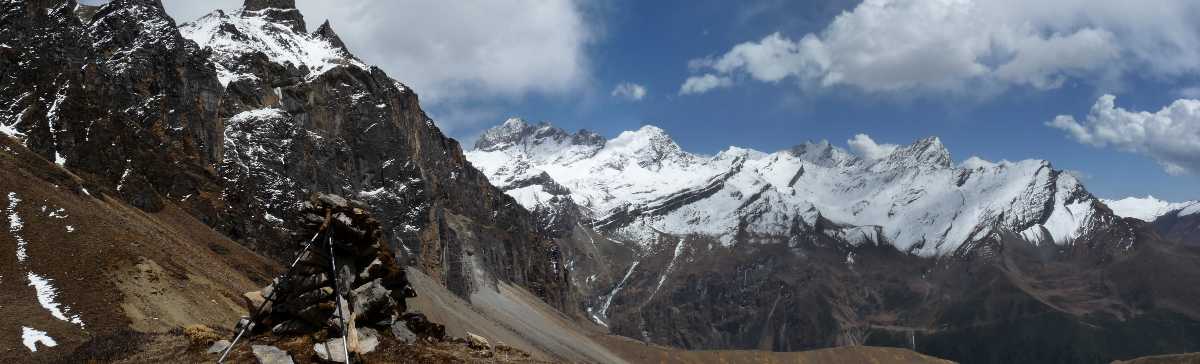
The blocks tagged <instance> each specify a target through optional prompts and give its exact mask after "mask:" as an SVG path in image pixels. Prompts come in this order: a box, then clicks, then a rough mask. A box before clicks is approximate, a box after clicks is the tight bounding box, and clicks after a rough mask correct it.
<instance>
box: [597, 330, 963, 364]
mask: <svg viewBox="0 0 1200 364" xmlns="http://www.w3.org/2000/svg"><path fill="white" fill-rule="evenodd" d="M598 339H599V340H601V341H602V342H603V343H604V345H605V346H608V347H609V348H610V349H612V350H613V351H615V352H617V353H618V354H619V355H621V356H622V357H624V358H625V359H626V360H629V361H630V362H633V363H662V364H675V363H679V364H683V363H687V364H704V363H762V364H768V363H796V364H808V363H813V364H818V363H845V364H854V363H913V364H916V363H953V362H952V361H949V360H942V359H938V358H934V357H931V356H928V355H923V354H919V353H916V352H913V351H911V350H907V349H900V348H885V347H872V346H845V347H840V348H830V349H819V350H811V351H801V352H787V353H784V352H770V351H753V350H724V351H684V350H679V349H675V348H668V347H664V346H659V345H653V344H646V343H643V342H639V341H635V340H631V339H629V338H626V337H622V336H615V335H606V336H603V337H600V338H598Z"/></svg>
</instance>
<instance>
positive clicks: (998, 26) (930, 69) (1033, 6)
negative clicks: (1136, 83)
mask: <svg viewBox="0 0 1200 364" xmlns="http://www.w3.org/2000/svg"><path fill="white" fill-rule="evenodd" d="M1197 11H1200V3H1198V2H1195V1H1190V0H1161V1H1155V2H1154V5H1153V6H1148V5H1147V4H1142V3H1138V2H1129V1H1124V0H1064V1H1055V2H1053V3H1047V2H1044V1H1040V0H1037V1H1035V0H936V1H929V0H866V1H864V2H863V3H861V4H860V5H858V6H857V7H855V8H854V9H853V10H852V11H849V12H845V13H842V14H841V15H839V16H837V17H836V18H834V20H833V21H832V22H831V23H830V24H829V25H828V27H826V28H825V29H824V30H822V31H821V32H819V33H812V34H807V35H804V36H803V37H801V38H799V39H798V40H793V39H792V38H789V37H787V36H785V35H782V34H780V33H774V34H770V35H767V36H766V37H764V38H762V39H761V40H758V41H750V42H745V43H742V44H738V45H735V46H734V47H733V48H732V49H730V50H729V51H728V52H726V53H725V54H723V55H720V56H716V57H707V58H700V59H695V60H692V61H691V62H689V66H691V67H692V69H693V71H696V72H709V73H713V74H714V77H721V76H723V77H729V76H731V75H734V74H745V75H748V76H749V78H750V79H753V80H757V81H762V82H779V81H782V80H785V79H794V80H795V81H797V82H798V83H800V84H801V85H802V86H803V87H818V88H819V87H828V86H834V85H844V86H851V87H855V88H858V89H861V90H865V91H869V92H887V91H901V90H910V89H922V90H936V91H963V90H975V89H986V88H983V87H978V86H981V85H982V86H993V87H1007V86H1029V87H1033V88H1038V89H1049V88H1056V87H1059V86H1061V85H1062V84H1063V82H1064V81H1066V80H1067V79H1069V78H1072V77H1078V78H1090V79H1099V80H1107V79H1112V78H1114V77H1118V76H1120V75H1121V74H1122V73H1123V72H1127V71H1132V70H1135V69H1136V70H1138V71H1139V72H1146V73H1149V74H1153V75H1165V76H1170V75H1179V74H1185V73H1186V74H1194V73H1197V71H1200V23H1196V22H1194V21H1192V20H1191V19H1192V18H1193V16H1194V14H1197ZM688 80H689V81H691V79H688Z"/></svg>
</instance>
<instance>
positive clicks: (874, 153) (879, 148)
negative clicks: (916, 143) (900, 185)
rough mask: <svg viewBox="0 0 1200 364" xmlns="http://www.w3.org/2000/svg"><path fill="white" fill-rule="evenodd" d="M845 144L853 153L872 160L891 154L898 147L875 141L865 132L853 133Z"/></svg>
mask: <svg viewBox="0 0 1200 364" xmlns="http://www.w3.org/2000/svg"><path fill="white" fill-rule="evenodd" d="M846 144H847V145H849V146H850V150H851V151H853V152H854V154H858V156H860V157H863V158H865V159H872V160H874V159H880V158H883V157H887V156H888V155H891V154H892V152H895V151H896V148H899V147H900V146H899V145H895V144H879V143H876V142H875V140H874V139H871V137H870V136H869V135H866V134H856V135H854V139H850V140H847V141H846Z"/></svg>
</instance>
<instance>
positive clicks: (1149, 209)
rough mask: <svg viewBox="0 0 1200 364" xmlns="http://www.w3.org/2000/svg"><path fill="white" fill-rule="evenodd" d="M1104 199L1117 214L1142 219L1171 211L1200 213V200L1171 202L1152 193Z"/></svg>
mask: <svg viewBox="0 0 1200 364" xmlns="http://www.w3.org/2000/svg"><path fill="white" fill-rule="evenodd" d="M1103 201H1104V204H1105V205H1108V207H1109V208H1111V209H1112V210H1113V213H1114V214H1117V216H1121V217H1132V218H1135V219H1139V220H1142V221H1154V220H1155V219H1157V218H1159V217H1160V216H1163V215H1167V214H1171V213H1175V214H1178V215H1179V216H1187V215H1191V214H1195V213H1200V202H1198V201H1185V202H1169V201H1164V200H1160V199H1158V198H1155V197H1154V196H1151V195H1147V196H1146V197H1126V198H1123V199H1119V200H1108V199H1105V200H1103Z"/></svg>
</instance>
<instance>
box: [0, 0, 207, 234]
mask: <svg viewBox="0 0 1200 364" xmlns="http://www.w3.org/2000/svg"><path fill="white" fill-rule="evenodd" d="M76 8H77V4H76V3H75V2H74V1H4V2H3V3H0V9H2V10H0V12H2V13H0V24H4V26H3V27H2V29H0V33H2V34H0V39H5V41H4V45H3V46H0V75H2V76H0V77H2V78H3V80H0V82H3V84H4V85H6V86H4V87H3V88H0V103H2V104H4V105H7V106H6V107H7V108H6V109H5V110H4V111H3V112H2V114H3V115H2V120H3V124H5V125H6V126H7V129H9V130H10V132H9V133H10V134H14V135H16V136H17V137H18V138H19V139H21V140H22V141H24V143H25V144H26V145H27V146H28V147H29V148H30V149H32V150H34V151H35V152H37V153H38V154H41V155H42V156H43V157H45V158H47V159H49V160H54V161H57V162H59V163H60V164H62V165H64V166H65V167H67V168H68V169H70V170H72V171H73V172H75V173H77V174H79V175H81V176H85V177H87V179H88V180H89V182H90V183H92V184H93V185H92V187H93V189H94V190H96V192H105V193H109V194H112V195H116V196H120V197H123V198H124V199H125V200H127V201H130V202H131V203H133V204H134V205H135V206H138V207H141V208H143V209H146V210H149V211H157V210H158V209H159V208H161V206H162V204H163V199H172V200H174V201H179V200H180V199H183V197H185V196H191V197H195V198H192V199H188V200H185V201H182V202H180V204H182V205H184V206H187V207H189V208H190V209H191V210H192V211H193V212H194V213H195V214H196V215H198V216H200V217H201V218H202V219H204V220H205V221H210V222H215V221H216V220H217V216H216V214H215V210H216V206H219V205H220V204H221V202H220V201H214V200H213V199H211V198H210V196H211V194H213V193H216V192H217V191H219V187H218V184H217V181H216V178H215V177H216V176H215V174H214V173H213V170H212V168H211V165H212V163H214V162H215V161H216V160H218V158H219V156H220V154H221V132H222V129H223V128H222V122H221V120H220V118H218V115H217V112H218V110H219V105H220V99H221V94H222V92H223V90H222V87H221V85H220V84H219V83H218V82H217V80H216V77H215V76H216V75H215V73H214V72H213V71H212V68H211V67H209V66H208V64H207V58H206V55H205V53H204V52H203V51H201V50H200V49H199V48H197V47H196V46H195V45H194V43H192V42H189V41H186V40H184V39H183V38H182V37H181V36H180V35H179V32H178V31H176V30H175V23H174V21H173V20H171V18H170V17H168V16H167V15H166V13H165V12H164V11H163V10H162V6H161V4H159V3H158V2H156V1H149V0H117V1H112V2H110V3H108V4H106V5H105V6H103V7H101V8H99V9H93V10H91V11H81V12H79V15H77V14H76ZM80 16H83V17H84V18H83V19H86V20H87V22H86V23H84V22H83V20H81V18H80Z"/></svg>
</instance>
